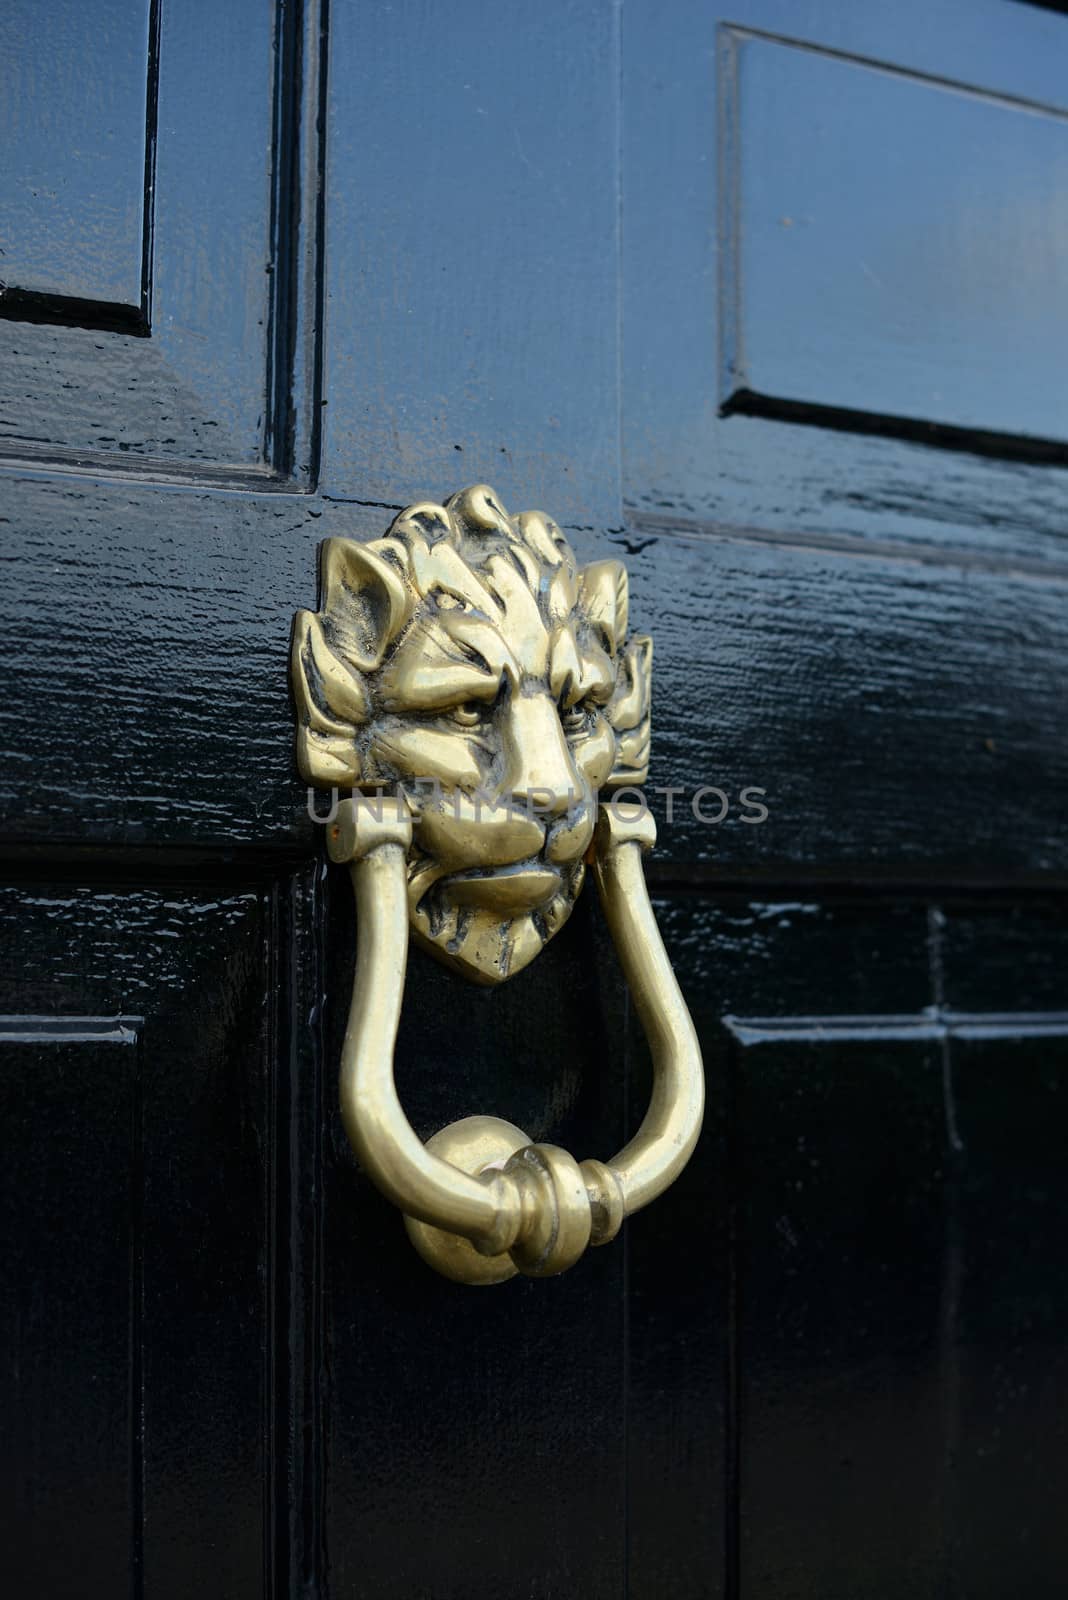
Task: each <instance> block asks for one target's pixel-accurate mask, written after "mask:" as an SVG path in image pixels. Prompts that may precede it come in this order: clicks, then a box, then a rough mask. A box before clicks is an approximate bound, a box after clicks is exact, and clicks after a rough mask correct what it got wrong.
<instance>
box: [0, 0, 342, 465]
mask: <svg viewBox="0 0 1068 1600" xmlns="http://www.w3.org/2000/svg"><path fill="white" fill-rule="evenodd" d="M311 9H312V10H313V11H314V7H312V8H311ZM19 10H20V11H21V12H24V13H25V15H24V17H22V18H19V19H16V27H15V29H14V31H11V30H8V32H7V34H6V41H7V43H6V48H5V57H4V59H5V60H6V61H7V63H8V66H9V70H10V72H11V74H13V76H14V79H15V81H16V82H17V84H18V85H20V89H19V92H18V93H11V94H8V95H6V96H5V106H6V114H7V117H8V122H9V128H8V132H9V135H10V143H9V148H13V149H15V150H16V151H18V152H19V158H18V159H19V163H20V165H18V166H14V167H11V168H10V169H9V172H8V177H7V181H6V186H5V190H4V195H5V202H6V206H7V212H8V217H9V229H11V230H13V232H12V234H11V237H12V253H11V256H10V260H9V258H8V257H5V258H4V272H3V278H4V283H5V286H6V289H5V292H4V293H2V294H0V319H3V320H0V355H2V360H0V460H2V459H5V458H6V459H7V460H9V461H21V462H24V463H29V464H31V465H33V464H36V465H39V466H46V467H52V468H55V467H59V468H64V469H77V470H85V469H86V468H96V469H99V470H102V471H104V472H105V473H106V472H121V473H122V474H124V475H130V474H140V475H143V476H145V475H147V476H151V478H152V479H153V480H156V481H158V479H159V478H160V477H164V478H167V477H177V478H179V479H181V478H194V479H195V480H196V481H200V482H204V481H209V482H210V481H221V482H228V483H230V484H231V485H235V486H236V485H238V484H243V483H247V482H249V481H250V480H251V481H252V482H253V483H263V484H266V485H268V486H269V485H270V484H272V483H274V482H275V481H277V480H279V479H281V480H286V479H289V478H290V477H295V479H296V480H297V482H299V483H304V484H306V483H307V482H308V481H309V478H310V477H311V476H312V475H313V472H314V467H313V462H312V459H311V458H312V455H313V454H314V445H313V441H312V435H313V433H314V431H315V429H314V428H313V419H315V418H317V415H318V400H317V397H316V385H317V374H316V370H315V361H314V359H313V358H311V359H310V357H311V351H310V349H309V344H310V340H309V336H308V334H307V331H306V327H305V318H306V314H307V313H308V312H309V311H310V310H311V309H312V308H313V307H314V304H315V300H316V297H317V293H318V290H317V279H316V261H317V245H318V234H317V231H316V229H315V226H314V223H313V221H312V220H311V219H312V218H313V217H314V208H315V197H314V193H311V194H309V192H308V187H309V183H308V182H306V181H305V180H306V179H307V180H309V182H310V179H311V174H313V173H314V172H315V170H316V167H317V163H318V146H317V143H316V135H315V134H314V130H313V128H312V129H307V130H306V129H303V128H302V127H301V125H300V117H301V115H302V110H303V105H304V102H303V101H302V98H301V91H302V87H303V85H304V78H305V72H306V76H307V79H308V84H307V89H308V93H307V100H308V103H309V105H310V106H311V107H312V108H313V109H312V110H311V112H310V115H311V117H312V121H313V123H314V106H315V104H316V102H317V84H316V71H317V67H316V61H317V57H316V55H315V54H314V51H313V53H312V58H311V61H310V62H309V63H308V65H307V68H306V69H305V66H304V57H305V42H304V38H303V34H302V32H301V25H302V24H301V16H300V15H299V14H298V10H297V8H287V7H285V6H279V7H277V9H276V8H275V7H273V6H268V5H263V4H260V3H259V0H242V3H241V4H233V5H228V6H222V7H216V8H215V9H213V10H211V11H210V12H205V11H204V10H203V8H200V7H195V6H178V5H176V6H169V5H158V4H157V5H153V6H152V7H151V8H149V7H147V6H146V5H144V4H136V3H134V0H129V3H128V4H121V3H120V0H111V3H110V4H109V5H107V6H106V7H105V8H104V11H105V12H106V16H105V15H102V12H101V7H100V6H98V5H96V4H94V5H93V6H92V7H91V8H87V7H85V6H83V5H80V4H78V3H77V0H72V3H69V4H64V5H62V6H58V7H55V8H53V13H52V14H51V15H50V25H49V27H48V28H46V29H42V28H40V27H37V26H34V25H33V17H34V13H33V8H32V7H30V6H20V8H19ZM150 13H151V14H150ZM306 20H307V26H308V32H309V35H310V38H311V39H312V40H313V41H316V40H317V38H318V22H317V19H316V18H315V17H314V16H312V17H310V18H308V19H306ZM92 41H95V43H92ZM94 52H95V53H94ZM71 83H73V84H75V85H81V89H80V90H78V91H77V92H75V93H74V94H73V96H72V95H71V94H69V93H67V92H63V91H62V90H61V89H60V87H59V86H60V85H61V84H62V85H63V89H64V90H65V89H66V87H67V86H68V85H70V84H71ZM83 97H85V100H86V103H83ZM46 105H47V106H48V107H49V110H48V112H47V114H45V111H44V110H43V108H44V107H45V106H46ZM57 107H58V108H59V111H58V114H57V111H56V108H57ZM57 163H59V165H58V166H57ZM304 163H306V164H307V168H308V171H307V173H305V172H304V169H303V164H304ZM302 206H304V207H305V208H306V209H307V216H305V215H304V213H303V212H302V209H301V208H302ZM302 223H304V224H305V233H304V235H302V236H301V237H302V238H303V239H304V240H305V241H306V242H305V243H303V244H302V245H301V247H300V248H299V249H298V248H297V238H298V232H299V230H300V227H301V224H302ZM27 252H28V253H27ZM34 252H37V255H38V256H39V258H40V259H35V257H34ZM53 260H55V261H57V262H58V261H60V260H61V261H62V266H61V267H60V266H53V265H51V264H50V263H52V262H53Z"/></svg>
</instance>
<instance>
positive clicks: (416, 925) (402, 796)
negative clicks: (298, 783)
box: [292, 484, 704, 1283]
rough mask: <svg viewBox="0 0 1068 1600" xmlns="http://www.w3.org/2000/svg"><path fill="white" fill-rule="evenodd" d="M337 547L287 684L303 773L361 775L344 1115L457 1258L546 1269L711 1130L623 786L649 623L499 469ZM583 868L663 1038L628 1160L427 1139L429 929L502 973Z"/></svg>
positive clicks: (656, 1035)
mask: <svg viewBox="0 0 1068 1600" xmlns="http://www.w3.org/2000/svg"><path fill="white" fill-rule="evenodd" d="M321 563H322V564H321V608H320V610H319V611H317V612H311V611H300V612H298V613H297V617H296V623H295V628H294V637H293V652H292V679H293V689H294V694H295V698H296V706H297V718H298V732H297V761H298V765H299V767H300V771H301V774H302V776H303V777H304V778H305V780H306V781H307V782H309V783H312V784H316V785H319V786H321V787H323V788H327V789H342V788H343V789H351V790H352V791H353V798H352V799H350V800H343V801H341V802H340V804H339V805H338V806H337V809H336V813H335V816H334V819H333V821H332V822H331V823H330V824H329V826H328V829H327V835H328V844H329V850H330V855H331V857H332V858H333V860H335V861H338V862H347V863H348V864H349V868H350V872H351V875H352V881H353V887H354V890H355V896H356V915H357V922H358V929H359V937H358V942H357V959H356V976H355V980H354V984H353V993H352V1003H351V1008H350V1011H349V1020H348V1028H347V1031H346V1034H345V1042H344V1047H343V1051H342V1063H341V1109H342V1115H343V1118H344V1122H345V1127H346V1130H347V1132H348V1136H349V1138H350V1140H351V1141H352V1144H353V1147H354V1148H355V1150H356V1153H357V1155H358V1157H359V1159H360V1161H361V1163H362V1164H363V1166H364V1167H365V1169H366V1170H367V1172H368V1173H369V1175H370V1176H371V1178H372V1179H373V1180H374V1182H375V1183H376V1184H377V1185H378V1187H379V1188H380V1189H382V1190H383V1192H384V1193H385V1194H386V1195H388V1196H389V1198H390V1199H391V1200H393V1201H394V1203H395V1204H396V1205H398V1206H399V1207H400V1208H401V1210H402V1211H403V1212H404V1213H405V1218H406V1223H407V1227H408V1232H409V1234H410V1235H411V1238H412V1240H413V1242H414V1243H415V1245H416V1248H417V1249H418V1250H419V1252H420V1254H422V1255H423V1257H424V1258H425V1259H426V1260H427V1261H428V1262H429V1263H430V1264H431V1265H432V1266H434V1267H435V1268H436V1269H437V1270H438V1271H439V1272H442V1273H444V1274H445V1275H446V1276H447V1277H450V1278H454V1279H456V1280H457V1281H459V1282H462V1283H498V1282H501V1281H502V1280H503V1279H505V1278H510V1277H512V1276H514V1274H515V1273H517V1272H522V1273H525V1274H526V1275H528V1276H531V1277H548V1276H550V1275H552V1274H554V1273H557V1272H562V1271H564V1269H565V1268H566V1267H569V1266H571V1265H572V1264H573V1263H574V1262H575V1261H577V1260H578V1258H579V1256H580V1255H582V1253H583V1252H584V1250H585V1249H586V1247H587V1246H588V1245H590V1244H604V1243H607V1241H608V1240H610V1239H612V1238H614V1236H615V1235H616V1233H617V1232H618V1231H619V1227H620V1224H621V1223H622V1221H623V1218H624V1217H625V1216H627V1215H628V1214H629V1213H630V1212H632V1211H636V1210H638V1209H639V1208H640V1207H641V1206H644V1205H646V1204H648V1202H649V1201H650V1200H653V1199H655V1198H656V1196H657V1195H658V1194H660V1193H661V1192H662V1191H663V1190H664V1189H666V1188H667V1186H668V1185H669V1184H670V1183H671V1182H672V1181H673V1180H674V1179H675V1177H677V1175H678V1174H679V1172H681V1170H682V1168H683V1167H684V1165H685V1164H686V1161H687V1160H688V1159H689V1156H690V1153H691V1151H692V1150H693V1147H694V1144H695V1143H696V1140H697V1136H698V1133H699V1132H700V1127H701V1116H702V1111H703V1105H704V1083H703V1077H702V1071H701V1055H700V1050H699V1047H698V1043H697V1038H696V1035H695V1033H694V1029H693V1024H692V1022H691V1021H690V1016H689V1013H688V1011H687V1010H686V1006H685V1003H684V1001H683V999H682V996H681V994H680V992H679V988H678V985H677V984H676V982H675V977H674V974H673V972H672V970H671V965H670V962H669V961H668V958H667V955H666V954H665V951H664V947H663V944H662V942H661V939H660V934H659V931H658V929H657V925H656V921H655V918H654V916H653V912H652V908H651V906H650V904H649V897H648V893H647V891H646V887H645V877H644V873H643V870H642V865H641V854H642V852H643V851H644V850H647V849H648V848H649V847H650V846H651V845H652V844H653V842H654V839H655V827H654V824H653V821H652V818H651V817H650V815H649V813H648V811H647V810H646V809H645V807H644V806H643V805H642V804H641V803H640V798H639V801H638V802H631V803H627V802H626V801H625V800H624V799H623V797H622V795H620V797H619V798H618V799H613V798H612V797H613V795H614V794H615V792H616V791H618V790H621V789H625V788H629V787H633V786H636V785H638V784H640V783H642V782H643V781H644V779H645V776H646V771H647V767H648V760H649V694H650V676H651V667H652V641H651V640H650V639H648V638H644V637H634V638H629V639H628V636H627V574H626V569H625V568H624V567H623V565H622V563H621V562H619V561H597V562H594V563H592V564H591V565H589V566H586V567H580V566H578V564H577V563H576V561H575V557H574V555H573V554H572V551H571V548H570V546H569V545H568V542H567V540H566V539H565V537H564V535H563V534H562V533H561V531H560V529H559V528H558V527H557V526H556V524H555V523H554V522H552V521H550V519H549V518H548V517H546V516H543V515H542V513H541V512H538V511H528V512H524V513H522V514H521V515H520V516H517V517H509V516H508V515H507V513H506V512H505V511H504V509H503V508H502V506H501V504H500V501H499V500H498V499H497V496H496V495H495V494H494V492H493V490H492V489H489V488H487V487H486V486H485V485H482V484H480V485H476V486H475V487H474V488H471V489H465V490H463V491H462V492H461V493H460V494H456V495H454V496H453V497H452V499H451V500H448V501H447V502H446V503H445V505H443V506H441V505H433V504H431V503H429V502H428V503H423V504H419V505H414V506H409V508H408V509H407V510H406V511H404V512H402V513H401V514H400V516H398V517H397V518H396V520H395V521H394V522H393V524H392V526H391V527H390V529H389V531H388V532H387V533H386V534H385V535H384V537H382V538H380V539H375V540H372V541H371V542H370V543H367V544H359V543H355V542H353V541H350V540H347V539H328V540H327V541H326V543H325V544H324V545H323V547H322V552H321ZM599 798H600V803H599ZM587 864H589V865H591V866H592V868H593V873H594V877H595V880H596V882H597V887H598V889H599V891H600V896H601V901H602V904H603V906H604V910H605V915H606V917H607V921H608V925H609V928H610V930H611V933H612V937H613V940H614V943H615V947H616V950H617V952H618V955H619V958H620V961H621V963H622V966H623V971H624V974H625V976H626V979H627V982H628V984H629V985H630V988H631V990H632V992H633V995H634V999H635V1003H636V1006H637V1009H638V1014H639V1016H640V1018H641V1021H642V1026H643V1027H644V1029H645V1032H646V1036H647V1038H648V1040H649V1044H650V1048H651V1051H652V1056H653V1065H654V1075H655V1076H654V1088H653V1095H652V1101H651V1104H650V1106H649V1110H648V1111H647V1113H646V1116H645V1120H644V1121H643V1122H642V1125H641V1127H640V1128H639V1130H638V1132H637V1133H636V1134H635V1136H634V1138H633V1139H632V1140H631V1141H630V1143H629V1144H628V1145H627V1146H626V1147H625V1148H624V1149H623V1150H621V1151H620V1153H619V1154H618V1155H617V1156H615V1157H613V1159H612V1160H611V1161H608V1162H601V1161H597V1160H592V1159H591V1160H586V1161H582V1162H577V1161H575V1160H574V1159H573V1157H571V1156H570V1155H568V1154H567V1152H566V1151H565V1150H561V1149H559V1148H557V1147H556V1146H555V1145H540V1144H538V1145H534V1144H531V1143H530V1141H529V1139H528V1138H527V1136H526V1135H525V1134H524V1133H522V1132H521V1130H520V1129H518V1128H516V1127H514V1126H513V1125H512V1124H511V1123H508V1122H503V1121H501V1120H500V1119H498V1118H496V1117H487V1116H477V1117H467V1118H465V1119H464V1120H463V1121H461V1122H456V1123H453V1124H451V1125H450V1126H449V1127H447V1128H444V1129H443V1130H442V1131H441V1132H440V1133H437V1134H435V1135H434V1137H433V1138H432V1139H430V1140H429V1141H428V1142H427V1144H425V1145H424V1144H423V1143H422V1142H421V1141H420V1140H419V1138H418V1137H417V1136H416V1134H415V1132H414V1130H413V1129H412V1127H411V1125H410V1124H409V1122H408V1120H407V1118H406V1117H405V1115H404V1112H403V1110H402V1108H401V1105H400V1101H399V1099H398V1097H397V1091H396V1088H395V1085H394V1082H393V1049H394V1043H395V1040H396V1033H397V1023H398V1020H399V1017H400V1007H401V1000H402V997H403V991H404V974H405V964H406V958H407V944H408V935H409V929H410V930H411V932H412V933H413V934H414V936H415V938H416V939H417V940H418V941H419V942H420V943H421V944H422V945H424V946H425V947H426V948H427V949H429V950H430V951H431V952H432V953H433V954H434V955H435V956H437V957H438V958H439V959H441V960H442V961H444V962H446V963H448V965H449V966H451V967H452V968H454V970H456V971H457V972H459V973H462V974H463V975H464V976H465V977H467V978H471V979H473V980H474V981H475V982H477V983H483V984H494V983H500V982H502V981H503V980H504V979H505V978H508V977H510V976H511V975H512V974H513V973H516V972H518V971H520V970H521V969H522V968H523V967H525V966H526V965H527V963H528V962H529V961H531V960H533V958H534V957H535V956H536V955H537V954H538V951H539V950H540V949H541V948H542V946H543V945H544V944H545V943H546V942H547V941H548V940H549V939H551V938H552V936H553V934H554V933H555V932H556V931H557V929H558V928H560V927H562V926H563V924H564V923H565V922H566V921H567V918H568V917H569V916H570V914H571V909H572V907H573V905H574V904H575V900H576V898H577V896H578V893H579V890H580V889H581V887H582V882H583V877H584V874H585V869H586V865H587Z"/></svg>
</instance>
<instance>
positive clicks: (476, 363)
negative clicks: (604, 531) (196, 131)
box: [323, 0, 620, 527]
mask: <svg viewBox="0 0 1068 1600" xmlns="http://www.w3.org/2000/svg"><path fill="white" fill-rule="evenodd" d="M618 30H619V18H618V14H617V13H616V12H615V11H614V10H613V9H612V8H611V7H606V6H604V5H602V4H600V3H599V0H567V3H566V4H553V5H549V6H545V7H540V8H535V9H534V10H533V11H531V12H529V13H528V14H527V15H525V16H524V17H523V20H522V26H517V19H516V16H515V14H514V13H512V12H511V11H509V10H508V9H507V8H505V7H498V6H492V5H487V4H482V3H478V4H474V5H463V6H444V7H437V6H430V7H426V6H401V7H398V8H397V9H396V10H395V11H394V12H393V14H392V15H391V18H390V23H389V26H387V27H383V26H382V22H381V18H380V16H379V15H378V14H377V12H376V10H375V9H374V8H366V7H362V6H339V7H337V8H336V9H335V11H334V12H333V14H332V16H331V35H330V54H331V64H330V72H331V84H332V86H333V88H334V92H333V94H332V97H331V104H330V121H329V130H328V136H327V163H328V168H327V181H328V183H329V185H330V193H331V211H330V249H329V259H328V264H327V273H326V295H327V302H328V305H329V321H328V341H329V361H328V364H327V384H326V390H325V398H326V399H327V400H328V401H329V404H328V406H327V407H326V409H325V411H324V415H323V429H324V435H323V489H324V492H325V493H326V494H327V495H328V496H330V497H331V498H335V497H337V498H341V499H349V500H360V501H378V502H380V503H382V504H384V505H386V506H394V507H396V508H397V509H398V510H399V509H400V508H401V507H402V506H405V505H409V504H411V503H412V502H413V501H415V500H421V499H425V498H426V497H427V496H428V495H429V496H431V497H435V496H437V497H441V498H444V497H445V496H446V495H448V494H450V493H451V492H452V491H453V489H454V488H460V487H462V486H463V485H464V484H467V483H477V482H479V481H484V482H488V483H491V484H492V485H493V486H494V488H495V489H496V490H497V491H498V493H499V494H500V495H501V497H502V499H503V503H504V505H505V506H506V507H507V508H508V509H509V511H520V510H523V509H524V508H527V507H533V506H538V507H542V508H543V509H545V510H546V511H548V512H549V514H550V515H551V516H552V517H554V518H555V519H556V520H557V521H558V522H559V523H560V524H561V525H566V526H568V527H573V526H575V525H576V524H577V525H579V526H584V527H590V526H598V527H618V526H619V524H620V506H619V449H618V437H617V433H618V430H617V412H618V399H617V395H618V370H617V360H616V351H617V332H618V328H617V318H618V311H617V299H616V285H617V274H618V252H619V191H618V156H617V146H618V123H617V117H618V101H617V93H618V84H617V70H618V66H617V64H618V57H619V37H618ZM369 60H373V61H374V69H373V71H368V70H367V62H368V61H369ZM346 83H350V84H351V83H359V85H360V90H359V92H358V93H355V94H345V93H338V92H337V85H339V84H346ZM355 418H359V426H358V427H354V426H353V420H354V419H355Z"/></svg>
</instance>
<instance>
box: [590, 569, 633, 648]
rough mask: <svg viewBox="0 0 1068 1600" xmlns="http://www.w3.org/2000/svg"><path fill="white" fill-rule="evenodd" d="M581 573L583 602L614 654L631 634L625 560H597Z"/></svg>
mask: <svg viewBox="0 0 1068 1600" xmlns="http://www.w3.org/2000/svg"><path fill="white" fill-rule="evenodd" d="M579 576H580V582H581V590H580V598H579V605H580V606H581V608H582V610H583V611H584V612H585V613H586V615H587V617H589V619H590V621H591V622H592V623H593V625H594V627H595V628H599V629H600V630H601V631H602V633H603V634H604V636H605V641H606V643H607V645H608V648H609V650H610V652H611V654H612V655H613V656H614V655H615V654H616V652H617V651H618V650H619V648H620V646H621V645H622V643H623V641H624V639H625V638H626V637H627V609H628V592H627V569H626V567H625V566H624V565H623V563H622V561H593V562H591V563H590V565H589V566H588V567H583V569H582V572H581V573H580V575H579Z"/></svg>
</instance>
